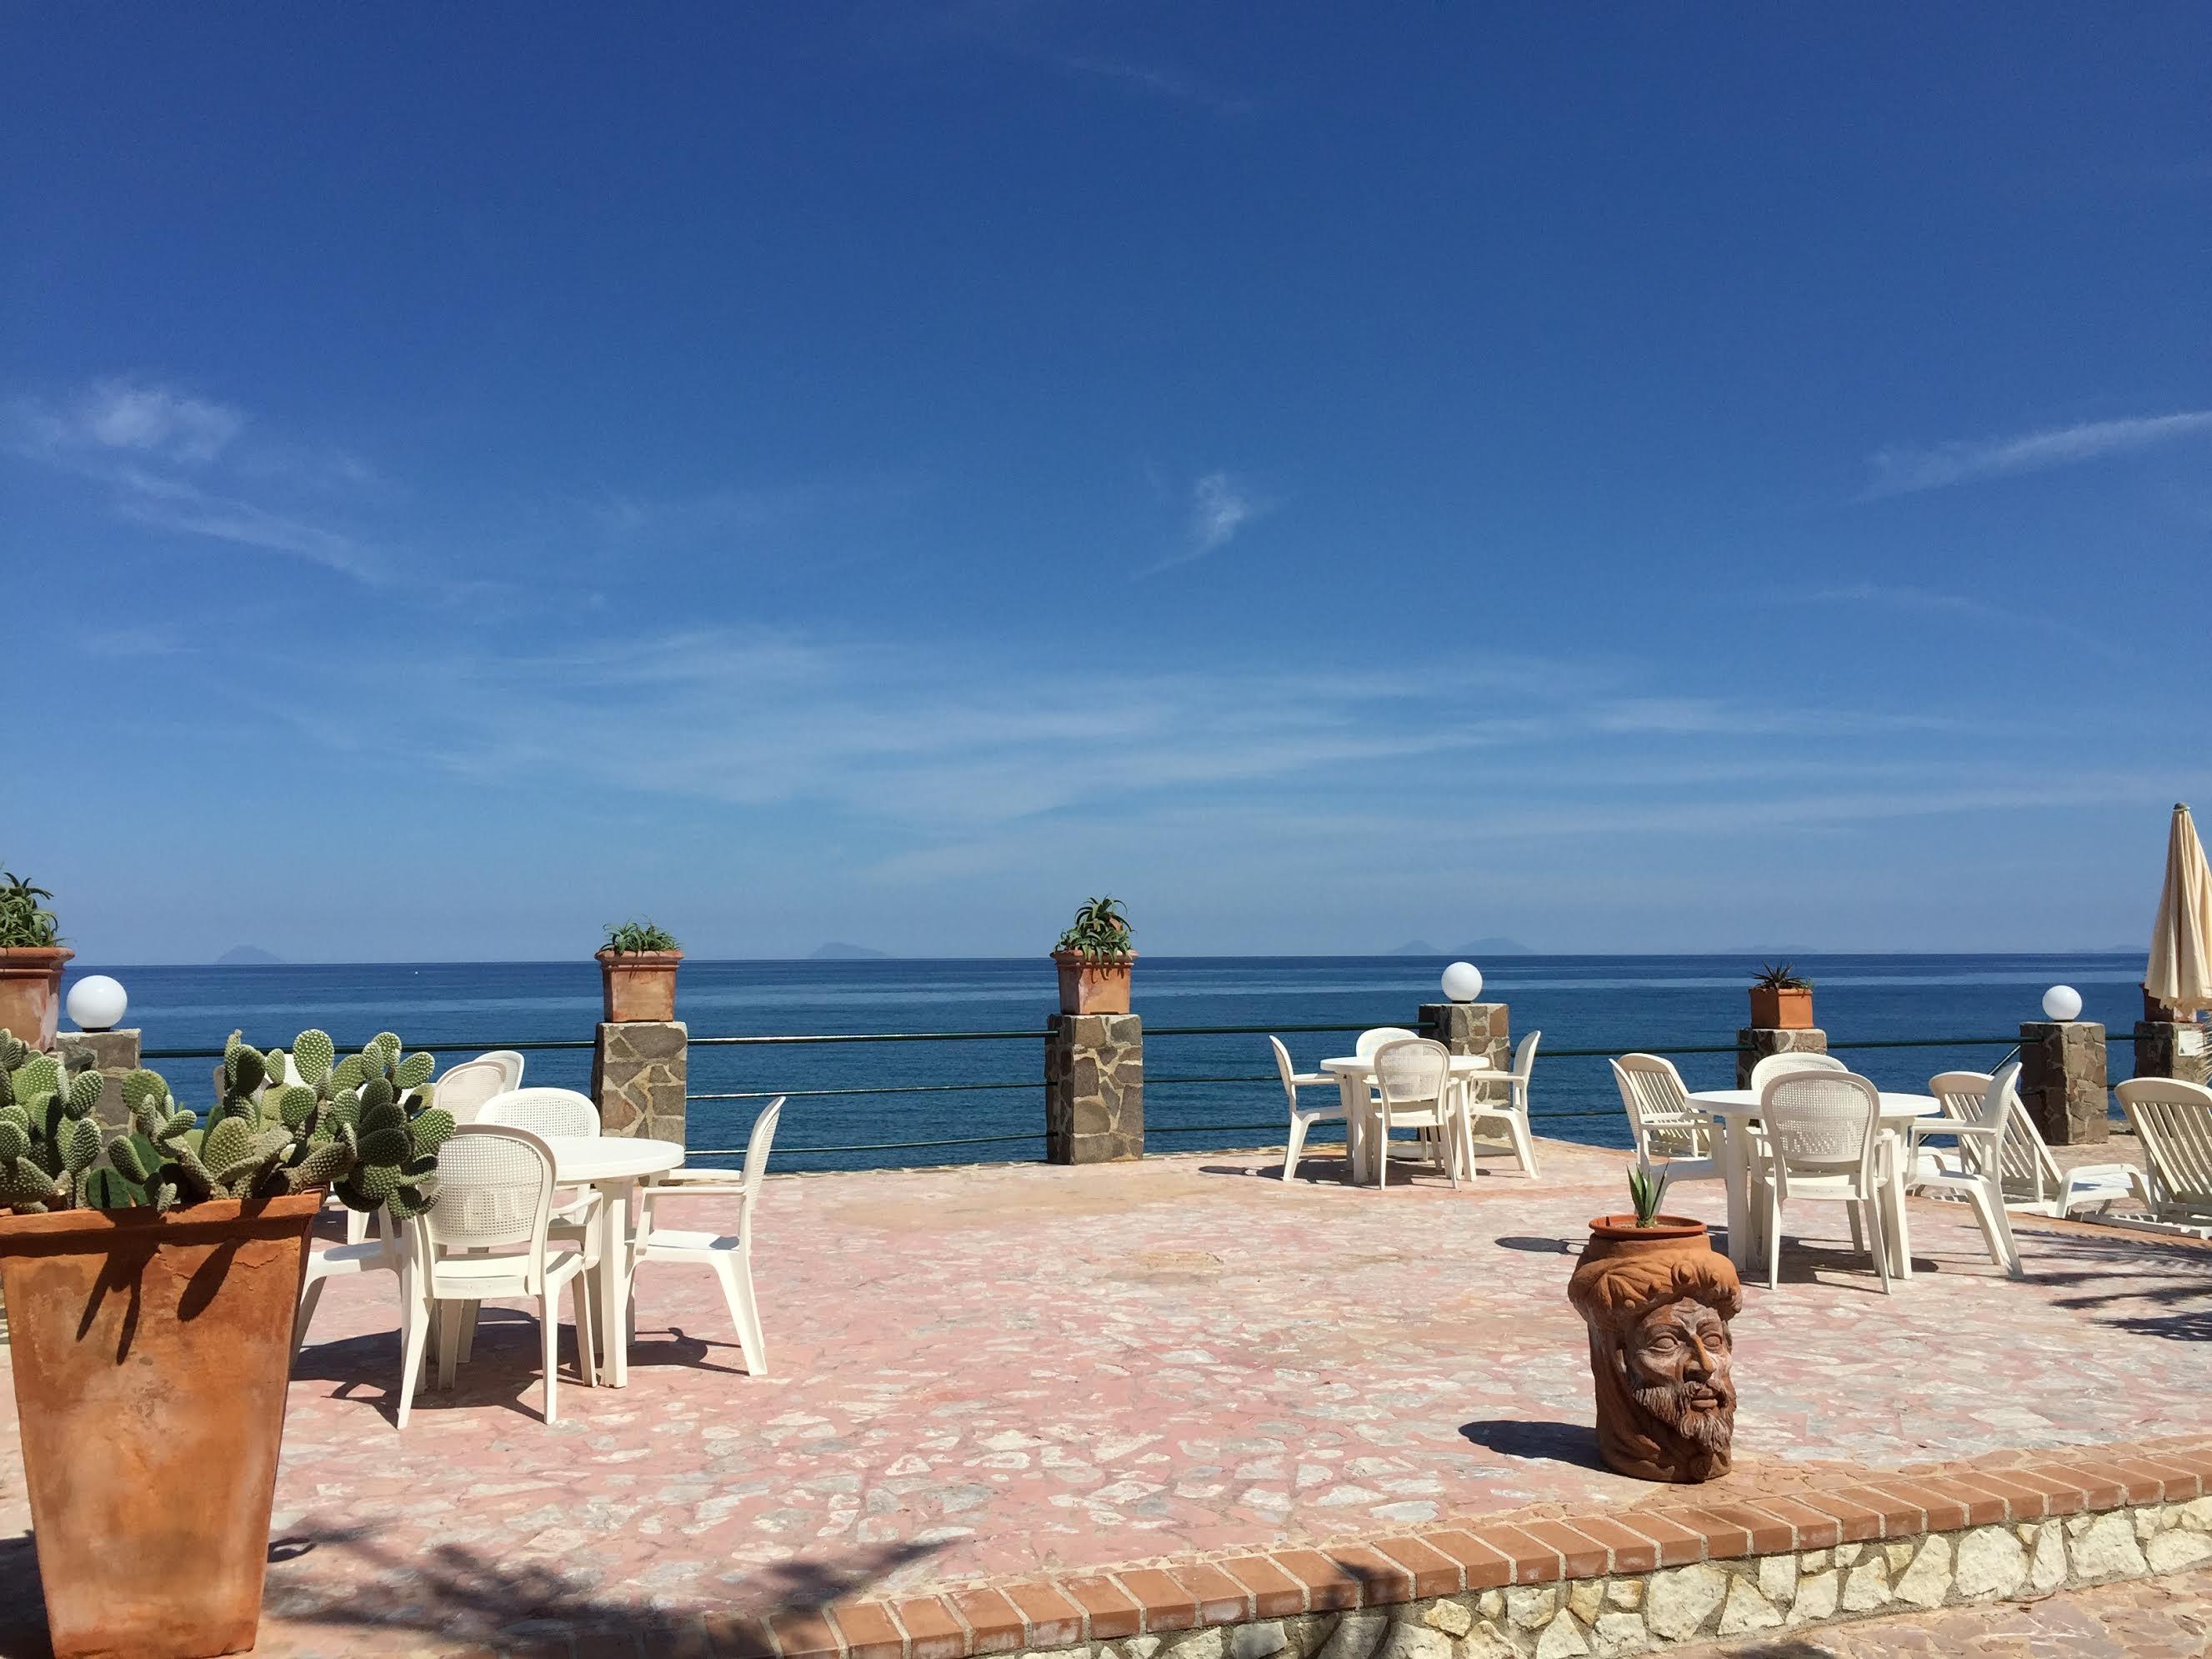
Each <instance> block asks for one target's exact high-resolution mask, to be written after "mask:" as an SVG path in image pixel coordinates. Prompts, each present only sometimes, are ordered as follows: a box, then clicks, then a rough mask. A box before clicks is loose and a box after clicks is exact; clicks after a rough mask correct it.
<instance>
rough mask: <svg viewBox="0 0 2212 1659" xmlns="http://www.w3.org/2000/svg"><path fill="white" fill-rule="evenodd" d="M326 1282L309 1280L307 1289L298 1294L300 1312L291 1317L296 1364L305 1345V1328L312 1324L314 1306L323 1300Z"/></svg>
mask: <svg viewBox="0 0 2212 1659" xmlns="http://www.w3.org/2000/svg"><path fill="white" fill-rule="evenodd" d="M327 1282H328V1281H327V1280H325V1279H309V1280H308V1281H307V1289H305V1290H303V1291H301V1292H300V1310H299V1312H297V1313H295V1314H294V1315H293V1316H292V1358H293V1360H294V1362H295V1364H296V1363H297V1362H298V1360H299V1358H300V1350H301V1348H303V1347H305V1346H307V1327H308V1326H309V1325H310V1324H312V1323H313V1322H314V1317H315V1304H317V1303H318V1302H320V1301H321V1300H322V1299H323V1286H324V1285H325V1284H326V1283H327Z"/></svg>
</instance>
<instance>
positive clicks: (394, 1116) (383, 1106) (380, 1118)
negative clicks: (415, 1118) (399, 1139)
mask: <svg viewBox="0 0 2212 1659" xmlns="http://www.w3.org/2000/svg"><path fill="white" fill-rule="evenodd" d="M405 1127H407V1114H406V1112H405V1110H404V1109H402V1108H401V1107H400V1106H399V1105H398V1103H397V1102H394V1101H389V1100H387V1101H383V1102H380V1103H378V1104H376V1105H373V1106H363V1107H362V1109H361V1132H362V1133H363V1134H365V1135H368V1134H374V1133H377V1132H378V1131H380V1130H382V1129H404V1128H405Z"/></svg>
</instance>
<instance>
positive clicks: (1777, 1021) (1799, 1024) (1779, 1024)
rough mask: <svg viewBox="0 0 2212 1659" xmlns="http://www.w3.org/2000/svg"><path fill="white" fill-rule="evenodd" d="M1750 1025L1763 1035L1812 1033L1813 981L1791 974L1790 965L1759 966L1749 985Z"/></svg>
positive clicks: (1771, 964)
mask: <svg viewBox="0 0 2212 1659" xmlns="http://www.w3.org/2000/svg"><path fill="white" fill-rule="evenodd" d="M1751 1023H1752V1025H1753V1028H1755V1029H1757V1030H1765V1031H1809V1030H1812V1029H1813V981H1811V980H1809V979H1806V978H1803V977H1802V976H1801V975H1798V974H1796V973H1795V972H1793V971H1792V970H1791V968H1790V963H1786V962H1785V963H1783V964H1782V965H1781V966H1780V967H1777V966H1775V965H1774V964H1773V963H1760V964H1759V977H1758V978H1757V979H1755V980H1753V981H1752V982H1751Z"/></svg>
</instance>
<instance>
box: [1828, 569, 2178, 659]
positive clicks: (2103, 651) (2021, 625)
mask: <svg viewBox="0 0 2212 1659" xmlns="http://www.w3.org/2000/svg"><path fill="white" fill-rule="evenodd" d="M1784 597H1785V599H1786V600H1787V602H1788V603H1790V604H1793V605H1795V604H1808V605H1880V606H1881V607H1883V608H1884V609H1886V610H1891V611H1905V612H1909V613H1917V614H1920V615H1923V616H1931V617H1957V618H1958V619H1959V620H1960V621H1961V622H1966V623H1972V624H1973V625H1974V626H1975V627H1976V628H1977V629H1980V630H1982V631H1983V633H1984V635H1998V636H2000V640H1999V641H1996V642H2001V636H2002V635H2005V634H2008V633H2027V634H2044V635H2057V636H2058V637H2059V638H2061V639H2066V640H2071V641H2073V642H2074V643H2075V644H2076V645H2078V646H2080V647H2081V648H2082V649H2083V650H2086V651H2089V652H2092V653H2094V654H2096V655H2098V656H2100V657H2103V658H2105V659H2107V660H2109V661H2112V662H2134V661H2136V660H2138V659H2137V656H2136V653H2132V652H2130V651H2128V650H2125V649H2124V648H2123V647H2120V646H2118V645H2115V644H2114V643H2112V641H2110V640H2108V639H2106V638H2103V637H2102V636H2100V635H2096V634H2093V633H2091V632H2090V631H2089V630H2088V629H2086V628H2080V627H2076V626H2075V624H2074V623H2069V622H2065V621H2063V620H2061V619H2060V618H2058V617H2045V616H2038V615H2035V614H2034V613H2033V612H2029V611H2013V610H2009V609H2008V608H2006V607H2005V606H2003V605H1992V604H1990V602H1989V601H1988V600H1987V599H1975V598H1972V597H1970V596H1969V595H1966V594H1964V593H1939V592H1933V591H1931V590H1929V589H1928V588H1924V587H1912V586H1897V585H1893V584H1887V583H1874V582H1857V583H1853V584H1851V585H1850V586H1844V587H1824V588H1821V589H1820V590H1819V591H1818V592H1812V593H1792V594H1789V595H1786V596H1784Z"/></svg>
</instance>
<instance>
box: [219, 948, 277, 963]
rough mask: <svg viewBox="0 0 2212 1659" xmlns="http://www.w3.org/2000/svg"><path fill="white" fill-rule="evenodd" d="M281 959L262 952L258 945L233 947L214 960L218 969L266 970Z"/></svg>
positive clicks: (274, 954) (268, 952) (269, 952)
mask: <svg viewBox="0 0 2212 1659" xmlns="http://www.w3.org/2000/svg"><path fill="white" fill-rule="evenodd" d="M283 960H284V958H283V957H280V956H277V955H276V953H275V952H273V951H264V950H263V949H262V948H261V947H260V946H259V945H232V946H231V947H230V949H228V951H224V952H223V953H222V955H221V956H219V957H216V959H215V965H216V967H218V968H266V967H270V966H272V965H274V964H276V963H282V962H283Z"/></svg>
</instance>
